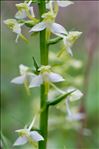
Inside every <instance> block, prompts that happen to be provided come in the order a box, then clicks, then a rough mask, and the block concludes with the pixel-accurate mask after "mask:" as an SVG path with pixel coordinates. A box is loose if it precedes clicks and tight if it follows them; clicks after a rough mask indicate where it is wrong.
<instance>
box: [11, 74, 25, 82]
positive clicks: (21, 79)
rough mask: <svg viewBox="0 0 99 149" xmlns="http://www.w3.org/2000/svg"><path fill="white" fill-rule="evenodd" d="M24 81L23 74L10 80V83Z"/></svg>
mask: <svg viewBox="0 0 99 149" xmlns="http://www.w3.org/2000/svg"><path fill="white" fill-rule="evenodd" d="M24 81H25V76H19V77H16V78H14V79H12V80H11V83H14V84H23V83H24Z"/></svg>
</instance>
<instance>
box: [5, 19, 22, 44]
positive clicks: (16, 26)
mask: <svg viewBox="0 0 99 149" xmlns="http://www.w3.org/2000/svg"><path fill="white" fill-rule="evenodd" d="M4 23H5V24H6V25H7V26H8V27H9V28H10V29H11V30H12V31H13V32H14V33H16V34H17V37H16V42H17V41H18V38H19V36H21V35H22V34H21V26H22V25H23V24H20V23H18V22H17V21H16V20H15V19H7V20H5V21H4Z"/></svg>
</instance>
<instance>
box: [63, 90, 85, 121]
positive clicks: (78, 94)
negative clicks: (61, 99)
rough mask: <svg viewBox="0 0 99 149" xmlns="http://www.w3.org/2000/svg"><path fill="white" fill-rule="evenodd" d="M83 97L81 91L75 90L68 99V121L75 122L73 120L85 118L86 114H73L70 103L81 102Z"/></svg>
mask: <svg viewBox="0 0 99 149" xmlns="http://www.w3.org/2000/svg"><path fill="white" fill-rule="evenodd" d="M73 89H74V88H71V89H70V90H68V91H72V90H73ZM82 96H83V94H82V92H81V91H80V90H78V89H77V90H75V91H74V92H73V93H72V94H71V95H70V96H68V98H67V99H66V111H67V113H68V117H67V119H68V120H69V121H73V120H81V119H84V118H85V114H84V113H79V112H77V113H73V112H72V111H71V109H70V102H72V101H75V100H79V99H80V98H81V97H82Z"/></svg>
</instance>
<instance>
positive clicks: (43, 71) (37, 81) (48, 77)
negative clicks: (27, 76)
mask: <svg viewBox="0 0 99 149" xmlns="http://www.w3.org/2000/svg"><path fill="white" fill-rule="evenodd" d="M38 71H40V73H39V75H38V76H36V77H35V78H34V79H32V81H31V83H30V86H29V87H30V88H32V87H38V86H40V85H41V84H43V83H44V84H45V86H46V88H47V87H48V85H49V84H51V83H53V82H61V81H64V79H63V77H62V76H61V75H59V74H57V73H54V72H51V67H50V66H41V67H40V68H39V69H38Z"/></svg>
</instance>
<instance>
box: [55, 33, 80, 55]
mask: <svg viewBox="0 0 99 149" xmlns="http://www.w3.org/2000/svg"><path fill="white" fill-rule="evenodd" d="M81 34H82V32H79V31H71V32H69V33H68V34H67V36H64V35H62V34H57V35H58V36H60V37H62V38H63V45H64V46H63V49H62V51H64V50H66V51H67V52H68V53H69V54H70V55H71V56H73V53H72V50H71V47H72V45H73V44H74V42H75V41H76V40H77V39H78V38H79V37H80V35H81ZM60 53H62V52H60Z"/></svg>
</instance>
